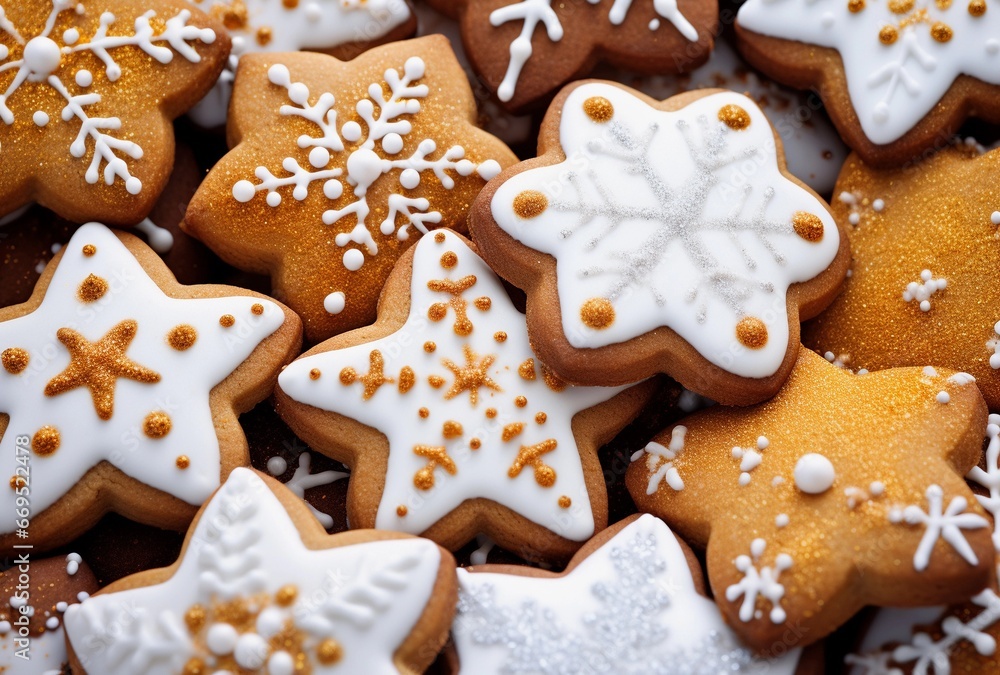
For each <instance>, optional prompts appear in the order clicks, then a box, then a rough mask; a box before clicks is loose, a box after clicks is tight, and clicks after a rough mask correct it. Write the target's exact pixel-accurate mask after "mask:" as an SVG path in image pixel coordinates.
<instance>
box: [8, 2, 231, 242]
mask: <svg viewBox="0 0 1000 675" xmlns="http://www.w3.org/2000/svg"><path fill="white" fill-rule="evenodd" d="M229 48H230V42H229V37H228V35H227V34H226V32H225V30H223V29H222V25H221V24H220V23H218V22H217V21H215V20H214V19H211V18H210V17H208V16H207V15H205V14H204V13H202V12H200V11H199V10H197V9H195V8H194V7H192V6H191V5H190V4H188V3H187V2H183V1H182V0H140V1H133V0H79V1H77V0H19V1H16V2H13V1H11V0H3V2H0V157H2V158H3V164H4V168H3V171H2V172H0V215H3V214H6V213H10V212H12V211H15V210H16V209H18V208H19V207H21V206H23V205H26V204H29V203H30V202H32V201H36V202H38V203H40V204H42V205H43V206H46V207H48V208H49V209H52V210H53V211H55V212H56V213H58V214H59V215H60V216H62V217H63V218H66V219H67V220H72V221H75V222H85V221H88V220H100V221H102V222H105V223H109V224H114V225H132V224H134V223H137V222H139V221H140V220H142V219H143V218H144V217H145V216H146V215H147V214H148V213H149V211H150V210H151V209H152V208H153V205H154V204H155V202H156V199H157V197H158V196H159V194H160V192H161V191H162V190H163V188H164V186H165V185H166V183H167V179H168V178H169V177H170V170H171V167H172V166H173V157H174V131H173V124H172V123H171V120H173V119H174V118H175V117H177V116H179V115H180V114H181V113H183V112H184V111H185V110H187V109H188V108H190V107H191V106H192V105H194V104H195V103H196V102H197V101H198V100H199V99H200V98H201V97H202V96H203V95H204V94H205V92H207V91H208V90H209V89H210V88H211V87H212V83H213V82H215V79H216V78H217V77H218V75H219V72H220V71H221V70H222V67H223V65H224V64H225V60H226V57H227V56H228V54H229Z"/></svg>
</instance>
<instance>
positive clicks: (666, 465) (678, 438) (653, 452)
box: [632, 425, 687, 495]
mask: <svg viewBox="0 0 1000 675" xmlns="http://www.w3.org/2000/svg"><path fill="white" fill-rule="evenodd" d="M685 434H687V427H684V426H680V425H678V426H676V427H674V429H673V431H671V432H670V446H669V447H663V446H662V445H660V444H659V443H656V442H653V441H650V442H649V443H647V444H646V447H645V448H643V449H642V450H638V451H636V452H635V453H633V454H632V461H633V462H637V461H639V460H640V459H642V458H643V457H645V458H646V469H647V470H648V471H649V473H650V476H649V483H648V484H647V486H646V494H647V495H651V494H653V493H655V492H656V491H657V490H658V489H659V487H660V484H661V483H666V484H667V485H669V486H670V487H671V488H673V489H674V490H677V491H680V490H683V489H684V479H682V478H681V475H680V474H679V473H678V472H677V467H675V466H674V460H675V459H677V457H678V455H680V454H681V451H682V450H684V435H685Z"/></svg>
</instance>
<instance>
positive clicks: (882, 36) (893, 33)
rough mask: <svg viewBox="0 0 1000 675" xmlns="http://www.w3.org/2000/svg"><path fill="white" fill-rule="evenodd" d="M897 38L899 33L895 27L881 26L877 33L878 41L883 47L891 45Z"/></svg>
mask: <svg viewBox="0 0 1000 675" xmlns="http://www.w3.org/2000/svg"><path fill="white" fill-rule="evenodd" d="M898 37H899V31H897V30H896V27H895V26H883V27H882V30H880V31H879V32H878V39H879V42H881V43H882V44H884V45H891V44H892V43H893V42H895V41H896V38H898Z"/></svg>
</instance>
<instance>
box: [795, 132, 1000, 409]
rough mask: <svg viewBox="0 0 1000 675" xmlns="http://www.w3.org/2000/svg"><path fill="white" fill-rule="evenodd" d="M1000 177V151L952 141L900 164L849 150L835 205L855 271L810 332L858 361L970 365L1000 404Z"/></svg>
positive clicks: (994, 404) (855, 364) (870, 366)
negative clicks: (889, 165) (999, 280)
mask: <svg viewBox="0 0 1000 675" xmlns="http://www.w3.org/2000/svg"><path fill="white" fill-rule="evenodd" d="M998 186H1000V150H993V151H991V152H987V153H986V154H983V155H979V154H978V153H976V152H975V151H970V150H968V149H959V148H949V149H947V150H943V151H941V152H939V153H938V154H936V155H933V156H932V157H930V158H928V159H926V160H924V161H922V162H920V163H919V164H915V165H913V166H911V167H907V168H902V169H882V170H879V169H875V168H872V167H870V166H868V165H866V164H865V163H864V162H862V161H861V160H860V159H859V158H858V157H857V156H856V155H855V156H852V157H851V158H850V159H848V161H847V163H846V164H845V165H844V168H843V170H842V171H841V174H840V178H839V179H838V181H837V187H836V189H835V195H837V197H835V199H834V203H833V211H834V215H835V216H836V218H837V220H838V221H839V222H841V223H843V224H845V225H846V226H847V227H846V229H847V233H848V236H849V237H850V240H851V250H852V252H853V257H854V261H853V263H852V268H851V270H852V271H851V276H850V278H848V279H847V282H846V283H845V284H844V290H843V292H842V293H841V294H840V295H839V296H838V297H837V299H836V300H835V301H834V302H833V304H831V305H830V307H829V308H828V309H827V310H826V311H825V312H823V313H822V314H820V315H819V316H818V317H817V318H816V319H815V320H813V321H811V322H810V323H807V324H806V325H805V326H803V328H802V341H803V343H804V344H805V345H806V346H807V347H811V348H813V349H815V350H817V351H819V352H820V353H821V354H827V355H828V357H829V358H831V359H834V360H839V362H841V363H845V364H846V365H848V366H850V367H851V368H853V369H858V368H864V369H867V370H880V369H882V368H894V367H898V366H917V365H925V364H928V363H931V364H934V365H936V366H944V367H946V368H952V369H955V370H963V371H965V372H967V373H969V374H971V375H973V376H974V377H975V378H976V384H978V385H979V388H980V389H981V390H982V392H983V396H984V397H985V398H986V403H987V404H988V405H989V407H990V409H991V410H997V409H1000V287H998V286H997V284H995V283H992V281H991V280H992V279H994V278H995V277H996V270H997V267H998V265H1000V229H998V228H1000V187H998Z"/></svg>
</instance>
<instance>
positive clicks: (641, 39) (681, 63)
mask: <svg viewBox="0 0 1000 675" xmlns="http://www.w3.org/2000/svg"><path fill="white" fill-rule="evenodd" d="M430 4H431V5H433V6H435V7H439V8H444V7H446V6H449V5H451V6H453V7H452V8H451V9H450V10H443V11H451V12H452V13H457V14H458V15H459V17H460V21H461V24H462V37H463V42H464V43H465V47H466V50H467V51H468V54H469V59H470V60H471V61H472V65H473V67H474V68H475V70H476V72H477V73H479V75H480V78H481V79H482V80H483V81H484V82H485V83H486V84H487V86H488V87H489V88H490V90H491V91H493V92H495V93H496V96H497V98H498V99H499V100H500V102H501V104H502V105H503V106H504V107H505V108H507V109H508V110H510V111H512V112H523V111H525V110H527V109H529V108H532V107H538V105H539V104H544V103H545V102H546V100H547V99H549V98H550V97H551V96H552V94H554V93H555V92H556V91H558V90H559V88H560V87H562V86H563V85H564V84H566V83H568V82H570V81H572V80H573V79H575V78H577V77H580V76H581V75H586V74H587V73H588V72H589V71H590V70H591V69H592V68H593V67H594V66H595V65H597V63H598V61H599V60H605V61H607V62H609V63H611V64H614V65H617V66H623V67H627V68H631V69H633V70H637V71H640V72H645V73H664V72H671V73H682V72H688V71H690V70H693V69H695V68H696V67H698V66H700V65H701V64H702V63H704V62H705V60H706V59H707V58H708V55H709V53H710V52H711V51H712V44H713V41H714V38H715V34H716V30H717V27H716V24H717V22H718V18H719V8H718V5H717V4H716V3H715V2H706V1H705V0H679V1H678V0H639V2H635V3H633V0H588V2H587V3H583V2H578V1H575V0H574V1H573V2H552V0H458V1H457V2H456V0H432V2H431V3H430Z"/></svg>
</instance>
